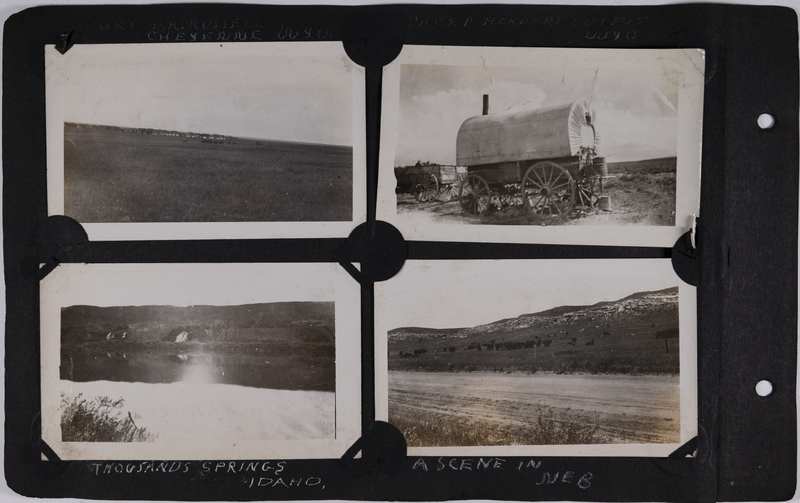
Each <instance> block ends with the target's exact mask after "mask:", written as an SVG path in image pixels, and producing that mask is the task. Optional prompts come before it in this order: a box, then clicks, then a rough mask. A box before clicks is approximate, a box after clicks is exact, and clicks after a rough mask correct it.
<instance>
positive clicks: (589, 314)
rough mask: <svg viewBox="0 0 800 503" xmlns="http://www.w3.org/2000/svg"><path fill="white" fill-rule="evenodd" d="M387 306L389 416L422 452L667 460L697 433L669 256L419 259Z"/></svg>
mask: <svg viewBox="0 0 800 503" xmlns="http://www.w3.org/2000/svg"><path fill="white" fill-rule="evenodd" d="M511 270H513V271H515V272H516V274H515V275H513V276H510V275H509V274H508V272H509V271H511ZM376 303H377V304H376V320H377V323H378V327H379V329H378V330H377V331H376V346H377V348H379V349H376V354H377V355H381V359H380V360H379V362H380V363H379V364H378V366H377V369H376V372H377V380H378V382H379V383H380V384H379V385H378V389H381V390H383V392H384V393H385V395H383V394H382V393H378V394H377V396H376V407H377V411H376V413H377V414H378V415H379V416H380V417H383V418H384V419H385V420H387V421H388V422H389V423H391V424H392V425H394V426H395V427H397V428H398V429H399V430H400V431H401V432H402V433H403V435H404V437H405V439H406V443H407V444H408V447H409V452H410V453H412V454H419V455H438V454H442V455H451V454H452V455H466V454H467V453H469V455H478V454H485V455H503V454H505V455H528V454H530V455H599V456H603V455H609V456H611V455H614V456H620V455H622V456H666V455H668V454H669V453H671V452H672V451H674V450H675V449H676V448H677V447H679V446H680V445H682V444H683V443H684V442H686V441H687V440H689V439H690V438H692V437H693V436H694V434H695V433H696V429H697V427H696V415H697V410H696V404H695V399H696V375H695V370H694V360H695V354H696V349H695V340H696V328H695V326H696V318H695V316H693V312H694V309H695V307H694V288H693V287H691V286H689V285H686V284H685V283H683V282H682V281H681V280H680V279H679V278H677V276H675V275H674V272H673V271H672V268H671V264H670V261H669V260H657V259H656V260H635V261H624V260H612V261H608V260H577V261H568V260H556V261H545V260H541V261H535V260H534V261H517V260H514V261H477V260H476V261H449V262H441V263H440V262H432V261H421V262H411V263H407V264H406V267H404V269H403V270H402V271H401V273H400V274H399V275H398V276H397V277H396V278H394V280H393V282H390V283H387V284H385V285H384V284H381V285H380V289H379V290H377V291H376ZM384 358H385V359H384ZM378 397H381V398H380V399H379V398H378Z"/></svg>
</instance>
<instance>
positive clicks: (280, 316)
mask: <svg viewBox="0 0 800 503" xmlns="http://www.w3.org/2000/svg"><path fill="white" fill-rule="evenodd" d="M183 332H186V336H185V337H184V339H185V340H186V341H197V342H246V341H255V342H259V341H268V340H273V341H276V340H277V341H290V342H291V341H295V342H325V343H328V342H331V343H332V342H333V340H334V304H333V302H275V303H269V304H247V305H238V306H188V307H182V306H114V307H97V306H69V307H65V308H62V310H61V343H62V344H63V345H70V344H81V343H87V342H111V341H123V340H124V342H126V343H135V342H141V343H146V342H154V341H170V342H175V340H176V338H177V337H178V335H180V334H181V333H183Z"/></svg>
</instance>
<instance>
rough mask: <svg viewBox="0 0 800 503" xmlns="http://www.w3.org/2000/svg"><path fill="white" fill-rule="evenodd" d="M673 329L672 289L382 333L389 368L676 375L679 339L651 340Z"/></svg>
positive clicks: (674, 291) (674, 298) (675, 318)
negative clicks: (385, 336) (471, 324)
mask: <svg viewBox="0 0 800 503" xmlns="http://www.w3.org/2000/svg"><path fill="white" fill-rule="evenodd" d="M677 328H678V288H677V287H673V288H668V289H665V290H660V291H654V292H637V293H634V294H632V295H629V296H627V297H625V298H622V299H619V300H617V301H611V302H600V303H597V304H594V305H590V306H561V307H556V308H553V309H548V310H546V311H541V312H538V313H531V314H523V315H520V316H518V317H516V318H509V319H502V320H498V321H495V322H492V323H487V324H483V325H478V326H475V327H470V328H460V329H435V330H434V329H423V328H418V327H417V328H413V327H406V328H397V329H395V330H392V331H391V332H390V333H389V368H390V370H428V371H430V370H434V371H437V370H438V371H458V370H467V371H471V370H492V371H528V372H531V371H534V372H535V371H538V370H547V371H556V372H623V373H627V372H640V373H676V372H677V371H678V364H679V358H678V356H679V350H678V349H679V340H678V339H677V338H673V339H663V338H659V337H656V333H657V332H659V331H666V330H677ZM409 334H420V336H418V337H411V336H409ZM423 334H424V337H422V335H423ZM401 335H402V336H401ZM423 350H424V351H423Z"/></svg>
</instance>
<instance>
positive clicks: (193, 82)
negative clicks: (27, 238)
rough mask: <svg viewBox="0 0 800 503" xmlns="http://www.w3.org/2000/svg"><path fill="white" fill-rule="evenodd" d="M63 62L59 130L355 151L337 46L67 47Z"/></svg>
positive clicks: (343, 60)
mask: <svg viewBox="0 0 800 503" xmlns="http://www.w3.org/2000/svg"><path fill="white" fill-rule="evenodd" d="M109 47H112V48H113V50H109ZM59 56H60V55H59ZM61 57H62V58H69V59H66V67H65V92H64V97H65V103H64V120H65V121H67V122H82V123H89V124H104V125H112V126H125V127H141V128H156V129H171V130H178V131H191V132H196V133H214V134H225V135H232V136H242V137H249V138H262V139H276V140H288V141H299V142H308V143H326V144H334V145H352V143H353V138H352V137H353V126H352V124H353V121H352V118H353V82H354V81H353V72H354V69H355V68H357V67H356V65H355V64H354V63H352V62H351V61H350V60H349V58H348V57H347V56H346V54H345V52H344V50H343V49H342V45H341V43H331V44H326V43H322V44H291V43H288V44H284V43H273V44H270V43H265V44H226V45H224V46H223V45H220V44H170V45H155V44H151V45H122V46H105V47H97V48H96V47H91V46H75V47H74V48H73V49H71V50H70V51H69V52H67V54H66V55H65V56H61ZM59 63H60V62H59ZM361 81H363V77H362V78H361Z"/></svg>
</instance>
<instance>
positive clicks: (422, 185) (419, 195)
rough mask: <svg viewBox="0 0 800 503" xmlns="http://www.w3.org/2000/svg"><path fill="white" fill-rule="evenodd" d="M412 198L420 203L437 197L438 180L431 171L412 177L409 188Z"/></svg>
mask: <svg viewBox="0 0 800 503" xmlns="http://www.w3.org/2000/svg"><path fill="white" fill-rule="evenodd" d="M411 192H412V193H413V194H414V198H415V199H416V200H417V201H418V202H420V203H427V202H430V201H435V200H436V198H437V197H439V181H438V180H437V179H436V175H434V174H433V173H425V172H422V173H420V174H418V175H417V176H416V178H414V185H413V186H412V188H411Z"/></svg>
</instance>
